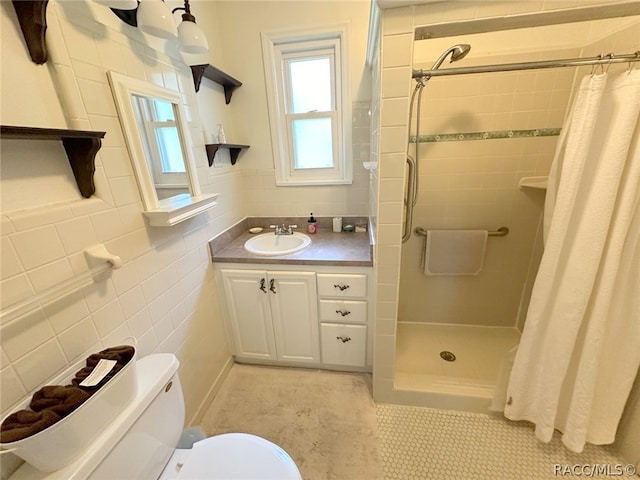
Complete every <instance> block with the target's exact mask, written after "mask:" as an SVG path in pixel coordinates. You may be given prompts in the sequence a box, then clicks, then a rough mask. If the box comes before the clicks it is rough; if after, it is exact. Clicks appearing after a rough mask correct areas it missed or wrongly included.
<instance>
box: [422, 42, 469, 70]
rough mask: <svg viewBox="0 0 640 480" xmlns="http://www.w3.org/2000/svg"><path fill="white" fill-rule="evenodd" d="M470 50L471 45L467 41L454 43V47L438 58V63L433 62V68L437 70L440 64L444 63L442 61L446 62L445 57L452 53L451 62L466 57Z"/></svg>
mask: <svg viewBox="0 0 640 480" xmlns="http://www.w3.org/2000/svg"><path fill="white" fill-rule="evenodd" d="M469 50H471V45H467V44H466V43H462V44H459V45H454V46H453V47H451V48H450V49H448V50H447V51H445V52H444V53H443V54H442V55H440V58H438V60H436V63H434V64H433V67H431V70H437V69H438V68H440V65H442V62H444V60H445V58H447V56H448V55H449V54H451V60H450V61H449V63H453V62H457V61H458V60H461V59H463V58H464V57H466V56H467V53H469Z"/></svg>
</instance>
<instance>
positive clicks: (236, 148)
mask: <svg viewBox="0 0 640 480" xmlns="http://www.w3.org/2000/svg"><path fill="white" fill-rule="evenodd" d="M205 148H206V149H207V159H208V160H209V166H210V167H212V166H213V157H215V156H216V152H217V151H218V149H220V148H227V149H228V150H229V153H230V155H231V165H235V164H236V162H237V161H238V155H240V152H241V151H242V150H243V149H247V148H249V145H236V144H233V143H213V144H208V145H205Z"/></svg>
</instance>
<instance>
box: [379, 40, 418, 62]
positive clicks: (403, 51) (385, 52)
mask: <svg viewBox="0 0 640 480" xmlns="http://www.w3.org/2000/svg"><path fill="white" fill-rule="evenodd" d="M412 44H413V35H412V34H403V35H390V36H386V35H385V36H384V37H383V39H382V67H383V68H390V67H403V66H407V65H411V56H412V54H413V45H412Z"/></svg>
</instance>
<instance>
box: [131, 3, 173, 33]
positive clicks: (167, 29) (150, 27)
mask: <svg viewBox="0 0 640 480" xmlns="http://www.w3.org/2000/svg"><path fill="white" fill-rule="evenodd" d="M137 21H138V27H139V28H140V30H142V31H143V32H144V33H148V34H149V35H153V36H154V37H159V38H165V39H167V40H170V39H174V38H176V37H177V36H178V29H177V28H176V24H175V22H174V21H173V12H172V11H171V10H170V9H169V7H168V6H167V4H166V3H164V2H163V1H162V0H141V1H140V5H138V13H137Z"/></svg>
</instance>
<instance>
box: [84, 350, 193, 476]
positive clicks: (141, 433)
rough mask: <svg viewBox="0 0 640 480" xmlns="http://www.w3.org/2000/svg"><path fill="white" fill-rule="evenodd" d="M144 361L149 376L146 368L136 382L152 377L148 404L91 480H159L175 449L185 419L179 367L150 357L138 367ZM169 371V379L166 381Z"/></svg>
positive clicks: (162, 358) (171, 360) (172, 358)
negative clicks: (120, 479) (146, 362)
mask: <svg viewBox="0 0 640 480" xmlns="http://www.w3.org/2000/svg"><path fill="white" fill-rule="evenodd" d="M147 358H149V359H150V362H149V363H153V365H149V366H150V369H149V372H147V371H146V368H144V370H145V371H144V373H143V372H142V371H140V370H138V378H141V375H142V376H144V375H149V376H151V377H152V380H153V381H152V387H151V389H150V393H151V395H150V397H149V399H148V400H149V401H150V403H148V404H147V405H148V406H147V407H146V410H144V413H142V415H141V416H140V417H139V418H138V420H137V421H135V422H134V424H133V426H132V427H131V429H130V430H129V431H128V432H127V433H126V434H125V435H124V437H122V438H121V440H120V441H119V442H118V443H117V444H116V446H115V447H114V448H113V449H112V450H111V451H110V452H109V454H108V455H107V456H106V458H105V459H104V460H103V461H102V462H101V463H100V465H98V468H96V470H95V471H94V472H93V473H92V474H91V476H90V477H89V478H90V479H91V480H103V479H104V480H113V479H114V478H150V479H155V478H158V477H159V476H160V474H161V473H162V470H163V469H164V467H165V465H166V463H167V461H168V460H169V458H170V457H171V455H172V454H173V452H174V450H175V448H176V445H177V443H178V440H179V439H180V436H181V434H182V430H183V428H184V415H185V413H184V398H183V396H182V386H181V385H180V379H179V378H178V374H177V369H178V365H179V363H178V360H177V359H176V357H175V356H174V355H171V354H158V355H150V356H148V357H145V358H143V359H141V360H140V361H139V362H138V363H140V362H143V361H144V360H145V359H147ZM144 367H146V365H144ZM171 371H172V375H171V377H170V378H169V379H168V380H166V377H167V375H168V373H169V372H171ZM153 377H155V378H153ZM143 403H146V402H143Z"/></svg>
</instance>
